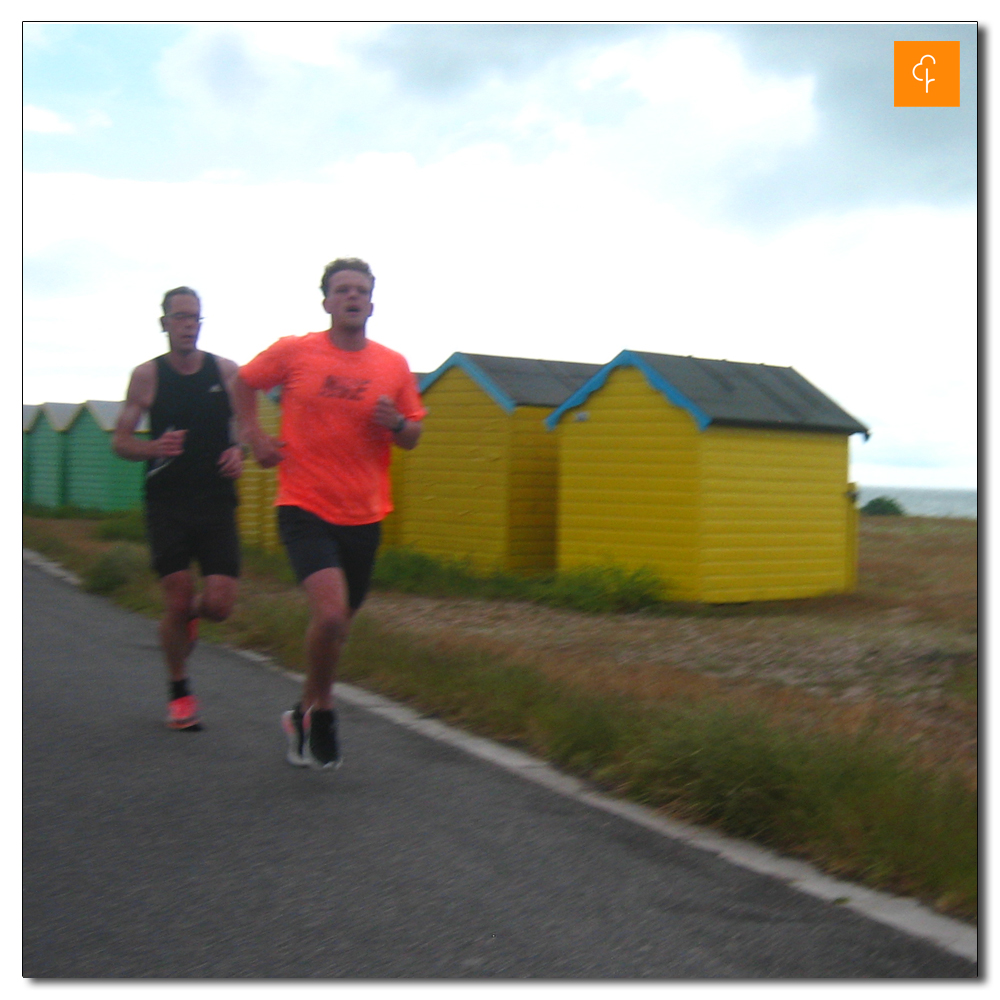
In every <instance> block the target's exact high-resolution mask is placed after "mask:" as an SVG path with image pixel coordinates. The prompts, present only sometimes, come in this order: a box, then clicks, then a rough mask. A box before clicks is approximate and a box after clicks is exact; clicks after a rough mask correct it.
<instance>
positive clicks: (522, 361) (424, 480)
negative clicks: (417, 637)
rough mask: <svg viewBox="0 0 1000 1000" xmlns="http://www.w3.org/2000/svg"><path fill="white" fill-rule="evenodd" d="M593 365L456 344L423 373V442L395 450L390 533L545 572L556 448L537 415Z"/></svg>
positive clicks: (439, 549) (487, 561) (551, 548)
mask: <svg viewBox="0 0 1000 1000" xmlns="http://www.w3.org/2000/svg"><path fill="white" fill-rule="evenodd" d="M599 369H600V365H592V364H580V363H576V362H571V361H547V360H541V359H536V358H508V357H500V356H495V355H487V354H465V353H462V352H456V353H455V354H452V355H451V357H449V358H448V360H447V361H445V363H444V364H443V365H441V367H440V368H438V369H436V370H435V371H433V372H429V373H428V374H426V375H424V376H422V377H421V378H420V379H419V382H418V385H419V388H420V391H421V393H422V394H423V396H424V403H425V405H426V407H427V417H426V419H425V420H424V433H423V437H422V439H421V442H420V446H419V447H418V448H417V449H416V450H415V451H414V452H412V453H406V454H402V453H398V452H397V453H395V454H394V457H393V465H392V476H393V495H394V501H395V504H396V512H395V514H393V515H392V516H391V518H390V519H389V523H388V526H389V529H390V538H391V540H392V542H394V543H397V544H403V545H412V546H414V547H415V548H418V549H421V550H423V551H425V552H428V553H429V554H432V555H436V556H443V557H446V558H458V559H469V560H471V561H472V562H473V563H474V564H476V565H478V566H480V567H482V568H487V567H501V568H504V569H511V570H519V571H526V572H548V571H550V570H551V569H552V568H553V566H554V563H555V515H556V479H557V469H558V455H557V453H556V442H555V440H554V438H553V436H552V435H550V434H547V433H546V432H545V428H544V425H543V423H542V421H543V419H544V418H545V417H546V416H547V415H548V413H549V412H550V411H551V410H552V408H553V407H554V406H558V405H559V403H561V402H562V401H563V400H564V399H565V398H566V396H567V395H569V394H570V393H572V392H573V391H574V390H576V389H577V388H579V386H581V385H582V384H583V383H584V382H585V381H586V380H587V379H588V378H589V377H591V376H592V375H593V374H595V373H596V372H597V371H598V370H599Z"/></svg>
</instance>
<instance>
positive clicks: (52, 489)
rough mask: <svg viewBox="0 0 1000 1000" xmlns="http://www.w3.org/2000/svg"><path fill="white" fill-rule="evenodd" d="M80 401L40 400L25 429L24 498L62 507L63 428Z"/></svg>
mask: <svg viewBox="0 0 1000 1000" xmlns="http://www.w3.org/2000/svg"><path fill="white" fill-rule="evenodd" d="M80 405H81V404H80V403H42V404H41V406H39V407H38V409H37V411H36V412H35V414H34V417H33V418H32V419H31V421H30V425H29V428H28V430H27V431H26V432H25V433H26V434H27V435H28V436H29V438H30V441H29V442H28V455H29V464H30V470H31V471H30V475H29V481H28V498H27V499H28V502H29V503H34V504H38V505H39V506H41V507H49V508H55V507H62V506H64V505H65V504H66V503H67V500H66V449H67V442H66V428H67V427H69V425H70V424H71V423H72V422H73V418H74V417H75V416H76V414H77V412H78V411H79V409H80Z"/></svg>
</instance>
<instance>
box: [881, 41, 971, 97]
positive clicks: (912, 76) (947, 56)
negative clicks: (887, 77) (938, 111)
mask: <svg viewBox="0 0 1000 1000" xmlns="http://www.w3.org/2000/svg"><path fill="white" fill-rule="evenodd" d="M893 45H894V46H895V58H894V62H893V79H894V83H895V87H894V93H895V101H894V105H895V107H897V108H957V107H958V106H959V103H958V96H959V94H958V82H959V81H958V66H959V56H958V47H959V45H960V43H959V42H893Z"/></svg>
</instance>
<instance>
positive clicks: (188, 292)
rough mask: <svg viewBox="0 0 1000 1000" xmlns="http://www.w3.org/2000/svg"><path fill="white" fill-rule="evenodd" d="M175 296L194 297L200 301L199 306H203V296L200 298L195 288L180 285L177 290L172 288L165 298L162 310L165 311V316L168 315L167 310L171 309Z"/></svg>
mask: <svg viewBox="0 0 1000 1000" xmlns="http://www.w3.org/2000/svg"><path fill="white" fill-rule="evenodd" d="M175 295H193V296H194V297H195V298H196V299H197V300H198V304H199V305H200V304H201V296H199V295H198V293H197V292H196V291H195V290H194V289H193V288H188V286H187V285H180V286H178V287H177V288H171V289H170V291H169V292H167V294H166V295H164V296H163V306H162V307H161V308H162V309H163V315H164V316H166V315H167V310H168V309H169V308H170V300H171V299H172V298H173V297H174V296H175Z"/></svg>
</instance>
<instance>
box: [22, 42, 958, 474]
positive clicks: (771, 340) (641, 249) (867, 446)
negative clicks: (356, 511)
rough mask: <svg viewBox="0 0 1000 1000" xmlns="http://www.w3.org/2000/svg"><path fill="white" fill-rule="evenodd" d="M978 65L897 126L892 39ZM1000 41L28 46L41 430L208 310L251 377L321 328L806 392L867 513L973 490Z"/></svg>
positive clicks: (31, 393) (28, 263)
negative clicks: (986, 177)
mask: <svg viewBox="0 0 1000 1000" xmlns="http://www.w3.org/2000/svg"><path fill="white" fill-rule="evenodd" d="M903 39H957V40H959V41H960V42H961V61H962V83H961V107H960V108H927V109H923V108H894V107H893V88H892V58H893V41H894V40H903ZM975 80H976V32H975V28H974V26H971V25H966V26H947V25H940V24H935V25H913V24H909V25H906V26H903V25H896V26H893V25H891V24H890V25H873V24H861V25H819V24H814V25H780V24H768V25H753V24H751V25H731V24H725V25H723V24H704V25H699V24H683V25H680V26H677V25H673V26H672V25H663V24H641V23H639V24H614V23H610V24H569V23H555V24H525V25H517V24H472V25H462V24H454V25H445V24H434V23H418V24H377V25H363V24H347V25H345V24H321V23H312V24H309V23H278V24H273V23H272V24H261V23H257V24H240V23H232V22H223V23H211V24H209V23H205V24H28V25H27V26H26V28H25V34H24V103H25V111H24V127H25V134H24V151H25V167H26V171H27V173H26V180H25V187H24V194H25V198H24V213H25V215H24V219H25V255H26V257H25V299H24V302H25V334H24V337H25V341H24V401H25V402H28V403H40V402H43V401H45V400H54V401H64V402H79V401H82V400H84V399H88V398H91V399H120V398H122V396H123V394H124V391H125V386H126V383H127V379H128V374H129V371H130V370H131V369H132V368H133V367H134V366H135V365H136V364H138V363H140V362H141V361H144V360H146V359H147V358H149V357H152V356H153V355H155V354H158V353H161V351H162V350H163V338H162V334H161V333H160V331H159V324H158V320H157V317H158V313H159V301H160V298H161V296H162V294H163V292H164V291H165V290H166V289H167V288H169V287H172V286H175V285H178V284H187V285H191V286H193V287H194V288H196V289H197V290H198V291H199V292H200V293H201V296H202V307H203V312H204V314H205V316H206V320H205V323H204V326H203V329H202V346H203V347H205V348H206V349H208V350H212V351H215V352H217V353H219V354H222V355H224V356H227V357H230V358H233V359H234V360H236V361H238V362H245V361H247V360H249V359H250V358H251V357H252V356H253V355H254V354H255V353H256V352H258V351H259V350H261V349H263V348H264V347H266V346H267V345H268V344H269V343H271V342H272V341H273V340H275V339H276V338H277V337H279V336H284V335H287V334H299V333H305V332H306V331H309V330H317V329H321V328H323V326H324V325H325V323H324V320H325V318H326V317H325V315H324V313H323V312H322V309H321V307H320V298H321V296H320V293H319V289H318V287H317V286H318V281H319V277H320V274H321V272H322V268H323V265H324V264H325V263H326V261H328V260H330V259H332V258H334V257H337V256H346V255H350V256H361V257H365V258H366V259H368V260H369V261H370V262H371V264H372V267H373V269H374V271H375V274H376V276H377V285H376V290H375V304H376V305H375V313H374V316H373V317H372V320H371V321H370V324H369V333H370V335H371V336H372V337H373V338H374V339H376V340H379V341H381V342H383V343H385V344H387V345H389V346H390V347H393V348H395V349H397V350H399V351H402V352H403V353H404V354H405V355H406V357H407V358H408V359H409V361H410V365H411V367H412V368H413V369H414V370H415V371H430V370H432V369H434V368H436V367H437V366H438V365H439V364H441V363H442V362H443V361H444V360H445V359H446V358H447V357H448V356H449V355H450V354H451V353H452V352H453V351H468V352H473V353H487V354H507V355H516V356H522V357H543V358H555V359H561V360H576V361H592V362H604V361H608V360H610V359H611V358H612V357H613V356H614V355H615V354H617V353H618V352H619V351H621V350H622V349H625V348H629V349H634V350H644V351H657V352H661V353H668V354H685V355H686V354H693V355H696V356H699V357H707V358H729V359H731V360H738V361H749V362H764V363H767V364H775V365H790V366H792V367H794V368H796V369H797V370H798V371H799V372H800V373H801V374H802V375H804V376H805V377H806V378H808V379H810V380H811V381H812V382H814V383H815V384H816V385H817V386H819V388H820V389H822V390H823V391H824V392H826V393H827V394H828V395H830V396H832V397H833V398H834V399H835V400H836V401H837V402H838V403H840V404H841V405H842V406H843V407H844V408H845V409H847V410H848V411H849V412H850V413H851V414H853V415H854V416H855V417H857V418H858V419H859V420H861V421H862V422H864V423H866V424H867V425H869V426H870V427H871V429H872V437H871V440H870V441H869V442H867V443H863V442H862V441H861V440H860V439H855V442H854V443H853V444H852V452H853V460H854V462H853V470H852V474H853V477H854V478H855V479H857V480H858V481H859V482H861V483H862V484H868V485H903V486H905V485H913V486H941V487H972V486H974V485H975V477H976V469H975V462H976V260H977V245H976V89H975Z"/></svg>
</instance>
